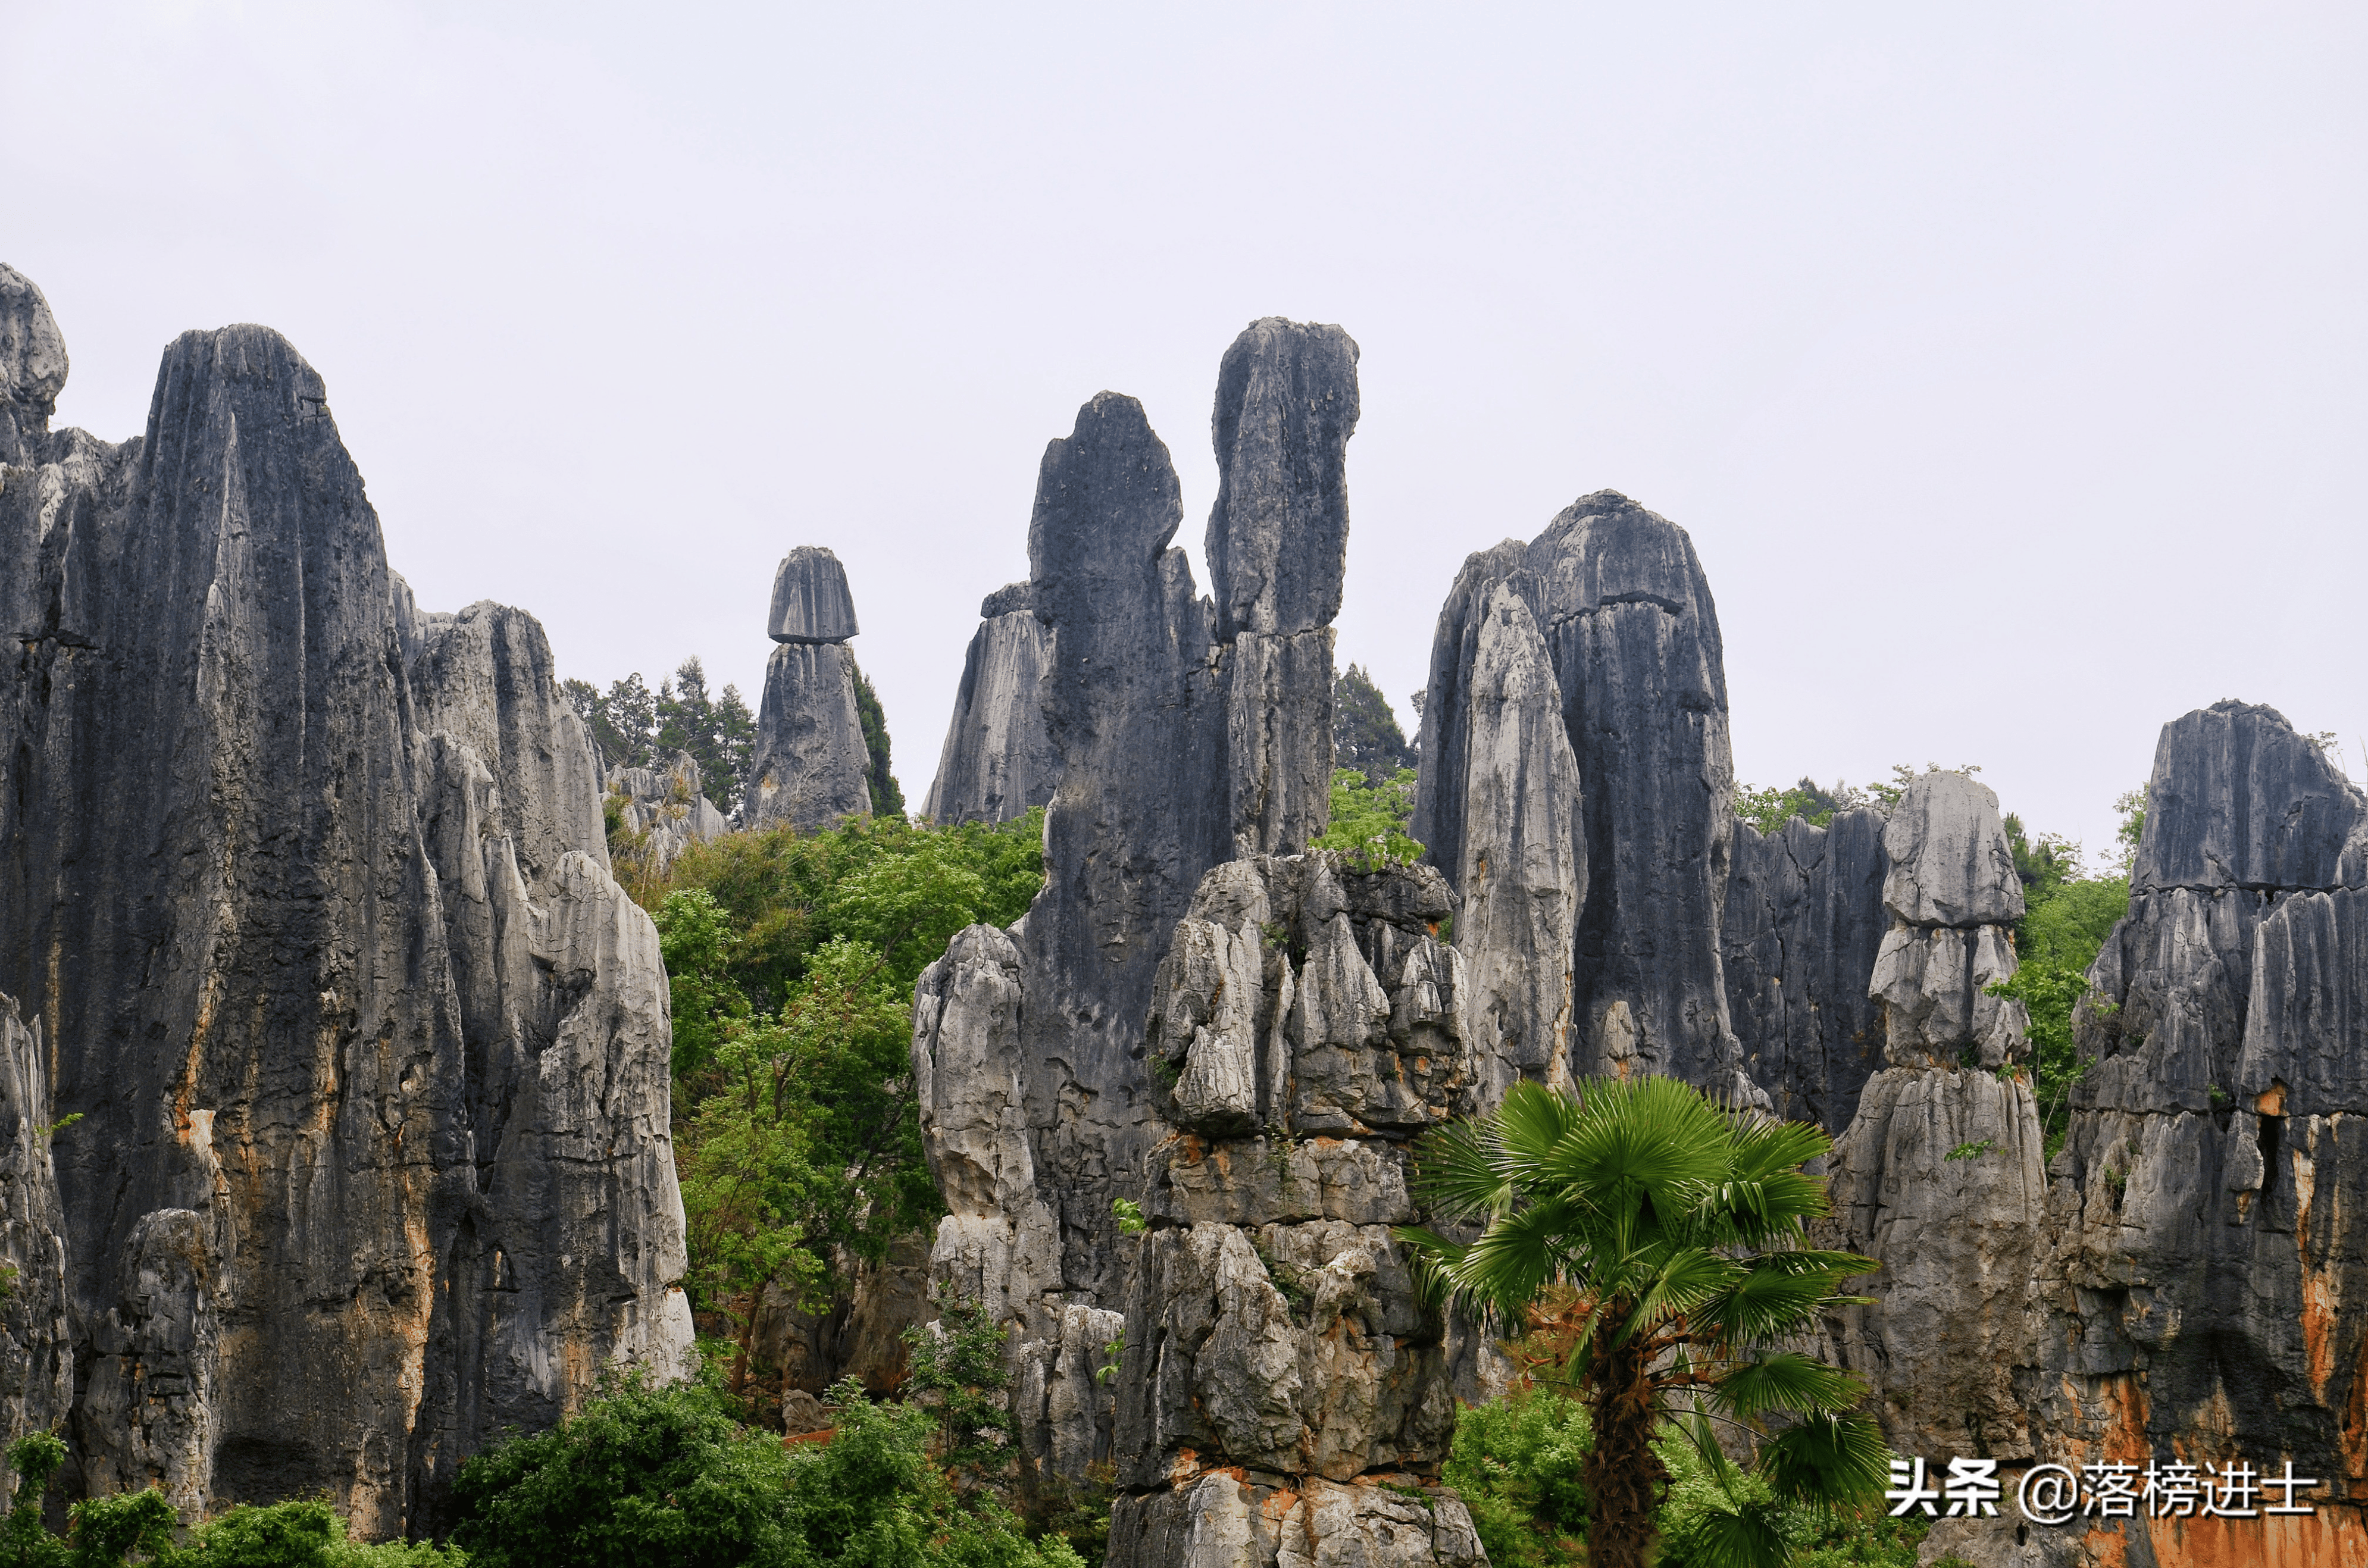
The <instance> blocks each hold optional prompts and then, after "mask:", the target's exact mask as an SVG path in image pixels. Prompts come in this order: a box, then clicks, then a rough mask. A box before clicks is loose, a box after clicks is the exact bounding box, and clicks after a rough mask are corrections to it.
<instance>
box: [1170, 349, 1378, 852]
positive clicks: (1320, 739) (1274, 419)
mask: <svg viewBox="0 0 2368 1568" xmlns="http://www.w3.org/2000/svg"><path fill="white" fill-rule="evenodd" d="M1358 413H1359V402H1358V394H1357V345H1356V342H1355V341H1354V340H1353V339H1352V338H1350V337H1349V335H1348V334H1347V333H1345V332H1343V331H1341V330H1340V329H1339V328H1338V327H1337V326H1314V325H1304V324H1300V323H1298V322H1290V321H1284V320H1282V319H1281V317H1279V316H1269V317H1267V318H1266V319H1265V320H1263V321H1258V322H1253V323H1251V324H1250V325H1249V327H1248V328H1247V330H1246V331H1244V332H1243V333H1242V335H1240V336H1239V337H1237V338H1235V340H1234V343H1233V347H1230V348H1228V349H1227V350H1226V351H1225V357H1224V362H1223V363H1222V364H1221V365H1220V367H1219V368H1218V372H1217V406H1216V413H1215V415H1214V417H1213V418H1212V422H1211V425H1212V434H1213V436H1214V438H1215V442H1216V448H1217V504H1216V506H1215V507H1214V508H1213V509H1212V511H1211V512H1210V514H1209V528H1208V537H1207V540H1206V549H1207V551H1208V559H1209V575H1210V579H1211V588H1212V593H1213V596H1214V608H1215V612H1216V614H1215V624H1214V626H1213V629H1212V630H1213V631H1214V633H1215V637H1216V641H1217V642H1218V643H1219V644H1220V645H1221V647H1222V649H1223V653H1222V654H1221V655H1220V656H1221V657H1222V658H1223V660H1224V683H1225V686H1226V688H1227V698H1228V700H1227V703H1226V710H1225V731H1224V743H1225V758H1226V761H1225V783H1226V793H1227V797H1228V799H1227V816H1228V819H1229V821H1228V826H1229V828H1230V831H1231V834H1232V837H1233V846H1234V847H1233V852H1234V853H1235V854H1236V855H1288V854H1292V853H1295V852H1297V851H1298V850H1300V849H1301V848H1304V846H1306V844H1307V841H1308V840H1309V839H1310V838H1313V837H1314V836H1315V835H1317V834H1320V833H1322V832H1323V830H1324V824H1325V823H1326V820H1327V818H1328V813H1329V811H1330V800H1331V788H1332V619H1333V618H1334V617H1335V616H1337V615H1338V614H1339V611H1340V594H1341V587H1342V581H1343V578H1344V576H1345V574H1346V570H1347V566H1348V551H1349V487H1348V480H1347V462H1348V449H1349V437H1350V436H1352V435H1354V434H1355V433H1356V429H1357V416H1358Z"/></svg>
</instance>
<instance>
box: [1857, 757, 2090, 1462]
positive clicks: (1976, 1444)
mask: <svg viewBox="0 0 2368 1568" xmlns="http://www.w3.org/2000/svg"><path fill="white" fill-rule="evenodd" d="M1837 825H1838V826H1839V823H1838V824H1837ZM1857 825H1859V827H1860V830H1861V831H1863V827H1864V826H1865V825H1869V824H1857ZM1810 831H1814V830H1810ZM1883 848H1884V852H1885V855H1886V857H1887V858H1888V860H1889V869H1888V870H1887V872H1886V873H1885V875H1884V879H1883V884H1882V885H1883V891H1884V908H1885V909H1886V910H1887V912H1888V913H1889V914H1890V915H1891V917H1892V926H1891V929H1890V931H1889V932H1888V933H1887V934H1885V935H1884V938H1883V944H1882V947H1881V948H1880V949H1879V950H1878V951H1877V953H1876V955H1875V960H1874V965H1873V972H1872V974H1871V975H1870V977H1869V978H1868V980H1867V982H1866V990H1867V993H1868V994H1869V995H1870V996H1871V997H1872V998H1873V1000H1874V1001H1875V1002H1877V1003H1878V1004H1880V1006H1881V1007H1882V1010H1883V1017H1884V1061H1885V1062H1886V1063H1887V1065H1886V1066H1885V1067H1884V1070H1883V1071H1882V1072H1880V1073H1877V1074H1874V1076H1873V1078H1871V1079H1868V1080H1866V1081H1865V1084H1864V1087H1863V1091H1862V1092H1861V1095H1860V1096H1859V1099H1858V1104H1857V1107H1856V1109H1855V1113H1854V1114H1853V1115H1852V1117H1851V1119H1850V1124H1849V1126H1848V1128H1847V1130H1846V1131H1844V1132H1843V1133H1842V1135H1841V1136H1840V1138H1839V1140H1838V1141H1837V1142H1836V1143H1835V1146H1834V1153H1833V1155H1832V1159H1831V1165H1830V1167H1829V1168H1830V1172H1831V1187H1830V1190H1831V1193H1832V1196H1833V1202H1834V1210H1835V1219H1836V1221H1837V1223H1838V1224H1839V1229H1840V1232H1841V1235H1840V1240H1841V1244H1843V1245H1844V1246H1845V1247H1847V1248H1849V1249H1850V1250H1852V1251H1856V1252H1861V1253H1864V1254H1866V1255H1867V1256H1871V1257H1875V1258H1879V1259H1881V1260H1882V1262H1883V1265H1884V1268H1883V1272H1882V1274H1881V1275H1880V1276H1878V1277H1877V1278H1878V1282H1879V1285H1880V1290H1879V1292H1877V1301H1876V1303H1875V1304H1874V1305H1872V1306H1863V1307H1849V1308H1845V1309H1843V1311H1842V1314H1841V1323H1840V1325H1839V1331H1838V1333H1837V1335H1836V1344H1837V1347H1838V1349H1839V1353H1840V1356H1841V1358H1842V1361H1843V1364H1845V1365H1847V1366H1849V1367H1850V1368H1852V1369H1856V1370H1859V1371H1861V1373H1862V1374H1863V1375H1864V1376H1865V1377H1866V1378H1867V1380H1868V1381H1869V1382H1870V1383H1871V1384H1872V1385H1873V1386H1874V1387H1876V1388H1879V1389H1881V1390H1883V1391H1884V1398H1882V1399H1881V1400H1880V1401H1878V1402H1877V1403H1878V1414H1879V1415H1880V1416H1881V1418H1882V1420H1883V1422H1884V1432H1885V1434H1886V1436H1887V1437H1888V1438H1889V1440H1890V1441H1891V1443H1892V1444H1893V1446H1894V1447H1895V1448H1896V1449H1898V1450H1899V1451H1900V1452H1902V1453H1926V1452H1937V1451H1941V1450H1942V1449H1947V1446H1948V1445H1949V1444H1951V1443H1955V1444H1957V1445H1958V1448H1957V1449H1950V1450H1949V1451H1964V1449H1967V1448H1970V1449H1971V1451H1974V1452H1976V1453H1981V1454H1988V1455H1995V1456H1998V1457H1999V1458H2002V1459H2018V1458H2025V1459H2027V1458H2028V1456H2030V1455H2031V1454H2032V1451H2033V1435H2032V1431H2031V1427H2030V1423H2029V1418H2028V1414H2027V1411H2026V1408H2025V1406H2026V1401H2025V1399H2024V1394H2023V1391H2022V1390H2021V1389H2020V1388H2018V1387H2017V1385H2016V1384H2015V1382H2014V1369H2016V1368H2019V1367H2027V1366H2029V1365H2030V1364H2031V1362H2032V1358H2033V1351H2034V1347H2035V1344H2036V1320H2035V1298H2034V1297H2033V1295H2032V1278H2031V1271H2030V1263H2031V1259H2032V1257H2034V1256H2037V1254H2038V1253H2039V1251H2040V1250H2041V1247H2042V1238H2043V1235H2044V1222H2045V1218H2046V1182H2045V1176H2044V1173H2043V1169H2042V1166H2043V1163H2044V1162H2043V1159H2042V1153H2043V1149H2042V1144H2043V1140H2042V1137H2041V1133H2040V1123H2039V1114H2038V1107H2037V1103H2036V1102H2035V1101H2034V1100H2033V1098H2032V1091H2031V1085H2030V1082H2029V1079H2028V1076H2027V1075H2026V1074H2022V1073H2021V1072H2018V1071H2014V1070H2013V1064H2014V1063H2016V1062H2021V1060H2022V1058H2023V1057H2024V1055H2025V1054H2026V1051H2027V1046H2028V1041H2027V1038H2026V1037H2027V1034H2028V1019H2027V1018H2026V1017H2024V1013H2023V1006H2022V1004H2021V1002H2019V1001H2013V1000H2010V999H2007V998H2001V997H1995V996H1990V995H1987V994H1985V988H1986V987H1987V985H1988V984H1989V983H1990V982H1991V981H1993V980H2002V979H2006V978H2008V977H2009V976H2011V975H2012V974H2013V973H2014V947H2013V941H2012V938H2011V937H2010V936H2009V934H2008V932H2007V931H2006V930H2005V929H2004V927H2003V926H1998V925H1996V924H1992V923H1991V922H1994V921H1997V920H1999V919H2011V918H2014V917H2016V916H2019V915H2021V913H2022V887H2021V881H2019V880H2018V879H2017V878H2016V876H2015V870H2014V860H2013V858H2012V856H2011V855H2010V854H2009V853H2008V851H2007V846H2006V828H2005V824H2004V822H2003V820H2002V819H2001V818H2000V817H1999V815H1998V798H1997V797H1996V796H1995V795H1993V794H1992V793H1991V792H1990V791H1989V790H1987V788H1985V787H1984V786H1982V785H1980V784H1977V783H1975V781H1974V780H1973V779H1972V778H1967V777H1966V776H1965V775H1964V774H1961V773H1927V774H1925V775H1924V776H1923V777H1921V778H1918V779H1917V780H1916V781H1915V783H1913V784H1912V785H1910V786H1909V787H1908V790H1907V794H1906V795H1905V796H1903V797H1902V798H1901V799H1900V801H1899V802H1898V804H1897V805H1896V806H1895V807H1894V808H1893V809H1892V812H1891V815H1890V818H1889V820H1888V822H1886V823H1885V824H1884V829H1883ZM1861 864H1864V865H1867V866H1869V868H1870V869H1871V864H1872V862H1871V861H1864V860H1862V861H1861ZM1863 874H1864V873H1863V872H1861V876H1862V875H1863ZM1952 920H1953V921H1955V922H1958V923H1957V924H1947V923H1946V922H1948V921H1952ZM1852 935H1854V936H1856V937H1857V942H1855V943H1853V944H1851V945H1852V946H1860V945H1862V943H1863V940H1864V936H1863V933H1862V932H1858V933H1852ZM1976 1053H1977V1055H1978V1064H1976V1063H1975V1062H1969V1061H1967V1060H1965V1059H1966V1058H1967V1057H1968V1056H1969V1055H1974V1054H1976ZM2000 1069H2005V1070H2006V1071H2005V1072H2004V1073H2003V1074H2001V1072H2000V1071H1999V1070H2000Z"/></svg>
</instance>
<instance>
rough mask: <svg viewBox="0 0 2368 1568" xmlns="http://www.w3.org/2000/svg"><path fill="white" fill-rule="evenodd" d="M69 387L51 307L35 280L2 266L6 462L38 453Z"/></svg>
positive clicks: (0, 453) (1, 414) (0, 381)
mask: <svg viewBox="0 0 2368 1568" xmlns="http://www.w3.org/2000/svg"><path fill="white" fill-rule="evenodd" d="M65 384H66V345H65V339H64V338H63V337H61V336H59V335H58V323H57V318H56V317H55V316H52V315H51V313H50V302H49V301H47V300H44V299H43V298H41V290H40V289H39V288H37V287H36V286H35V285H34V283H33V280H32V279H31V278H28V277H26V276H25V275H24V274H23V273H21V272H18V271H17V269H16V268H14V267H9V266H7V265H6V264H5V263H0V462H6V463H20V462H25V461H28V460H32V459H33V458H34V457H35V455H36V454H38V451H39V449H40V446H41V444H42V442H43V439H44V437H47V436H48V435H49V430H50V415H51V414H53V413H55V412H56V410H57V405H58V393H59V392H62V391H63V390H64V388H65ZM28 448H29V449H31V451H29V452H28Z"/></svg>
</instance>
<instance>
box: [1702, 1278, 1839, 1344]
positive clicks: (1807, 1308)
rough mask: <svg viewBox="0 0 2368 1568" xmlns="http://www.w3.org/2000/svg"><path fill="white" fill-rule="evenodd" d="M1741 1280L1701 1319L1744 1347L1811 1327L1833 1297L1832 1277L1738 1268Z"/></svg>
mask: <svg viewBox="0 0 2368 1568" xmlns="http://www.w3.org/2000/svg"><path fill="white" fill-rule="evenodd" d="M1736 1275H1737V1278H1736V1279H1735V1280H1734V1282H1733V1284H1732V1285H1731V1286H1729V1288H1728V1289H1727V1290H1725V1293H1723V1294H1722V1295H1721V1296H1720V1297H1719V1299H1718V1300H1716V1301H1712V1302H1710V1303H1708V1304H1707V1305H1705V1306H1704V1307H1703V1308H1702V1312H1700V1314H1699V1315H1700V1316H1701V1317H1702V1320H1703V1321H1704V1322H1705V1323H1708V1324H1714V1325H1716V1326H1717V1327H1718V1328H1720V1329H1722V1330H1724V1331H1725V1334H1726V1335H1727V1337H1728V1338H1730V1339H1732V1340H1734V1341H1736V1343H1737V1344H1741V1345H1750V1344H1756V1343H1758V1342H1759V1341H1761V1340H1767V1339H1773V1338H1776V1337H1778V1336H1779V1335H1786V1334H1792V1333H1796V1332H1798V1331H1800V1330H1802V1329H1804V1328H1807V1327H1809V1326H1810V1325H1811V1324H1813V1323H1814V1322H1815V1321H1816V1315H1817V1309H1818V1308H1819V1307H1820V1306H1821V1305H1823V1304H1824V1302H1825V1301H1826V1299H1827V1297H1828V1296H1830V1295H1832V1294H1833V1284H1832V1279H1831V1277H1830V1276H1828V1275H1826V1274H1822V1273H1816V1274H1793V1273H1788V1272H1786V1271H1784V1270H1782V1269H1778V1268H1748V1269H1746V1268H1738V1269H1737V1270H1736Z"/></svg>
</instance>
